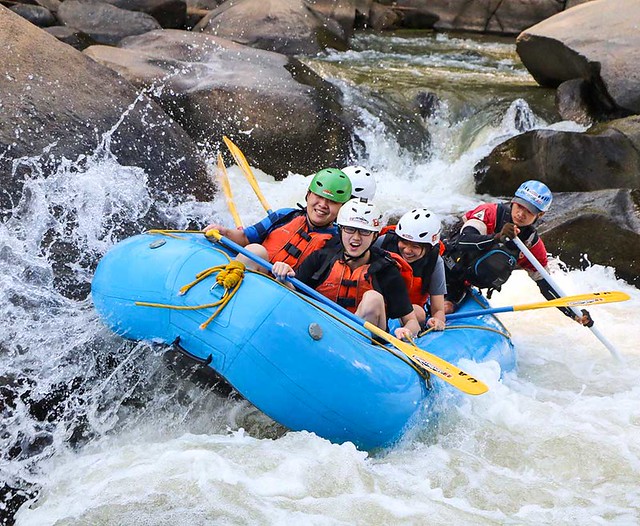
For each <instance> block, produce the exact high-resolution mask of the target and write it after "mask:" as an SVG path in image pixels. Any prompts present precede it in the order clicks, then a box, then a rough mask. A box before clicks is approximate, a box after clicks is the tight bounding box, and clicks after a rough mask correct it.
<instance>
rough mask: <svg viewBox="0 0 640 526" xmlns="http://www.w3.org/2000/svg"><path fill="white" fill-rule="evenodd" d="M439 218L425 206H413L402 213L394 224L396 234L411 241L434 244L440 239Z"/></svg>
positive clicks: (440, 226)
mask: <svg viewBox="0 0 640 526" xmlns="http://www.w3.org/2000/svg"><path fill="white" fill-rule="evenodd" d="M441 228H442V224H441V222H440V218H439V217H438V216H437V215H436V214H434V213H433V212H431V211H429V210H427V209H426V208H415V209H414V210H411V212H407V213H406V214H404V215H403V216H402V217H401V218H400V221H398V225H397V226H396V234H398V236H400V237H401V238H402V239H406V240H407V241H411V242H412V243H429V244H431V245H435V244H436V243H438V241H440V229H441Z"/></svg>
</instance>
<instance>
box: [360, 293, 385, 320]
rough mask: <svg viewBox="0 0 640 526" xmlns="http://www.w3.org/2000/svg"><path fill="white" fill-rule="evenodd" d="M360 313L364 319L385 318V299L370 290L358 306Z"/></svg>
mask: <svg viewBox="0 0 640 526" xmlns="http://www.w3.org/2000/svg"><path fill="white" fill-rule="evenodd" d="M358 313H359V315H360V316H361V317H363V318H373V317H376V318H382V317H384V313H385V311H384V298H383V297H382V294H380V293H379V292H378V291H375V290H368V291H367V292H365V293H364V294H363V295H362V300H361V301H360V303H359V304H358Z"/></svg>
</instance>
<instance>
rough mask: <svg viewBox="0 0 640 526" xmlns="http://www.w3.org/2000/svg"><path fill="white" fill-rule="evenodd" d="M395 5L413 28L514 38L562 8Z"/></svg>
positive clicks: (540, 4) (521, 1) (547, 2)
mask: <svg viewBox="0 0 640 526" xmlns="http://www.w3.org/2000/svg"><path fill="white" fill-rule="evenodd" d="M394 5H396V6H397V7H399V8H401V9H403V10H404V13H403V15H404V18H405V24H406V25H410V26H412V27H419V25H420V24H425V25H423V26H422V27H435V28H436V29H456V30H465V31H479V32H491V33H502V34H512V35H517V34H518V33H520V32H521V31H522V30H523V29H525V28H527V27H530V26H532V25H533V24H536V23H538V22H540V21H541V20H544V19H545V18H548V17H550V16H553V15H554V14H556V13H558V12H559V11H561V10H562V9H563V5H562V2H558V1H556V0H512V1H509V2H503V1H500V0H397V2H394ZM429 24H430V25H429Z"/></svg>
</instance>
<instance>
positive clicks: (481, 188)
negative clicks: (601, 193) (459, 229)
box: [475, 116, 640, 196]
mask: <svg viewBox="0 0 640 526" xmlns="http://www.w3.org/2000/svg"><path fill="white" fill-rule="evenodd" d="M475 177H476V190H477V191H478V192H479V193H486V194H491V195H496V196H497V195H509V194H511V193H512V192H514V191H515V190H516V188H518V186H519V185H520V184H521V183H522V182H523V181H526V180H527V179H538V180H540V181H544V182H545V183H547V184H548V185H549V187H550V188H551V189H552V190H553V191H554V192H578V191H591V190H602V189H606V188H640V116H633V117H627V118H625V119H618V120H615V121H610V122H607V123H602V124H599V125H597V126H595V127H593V128H591V129H590V130H588V131H587V132H585V133H577V132H563V131H553V130H534V131H529V132H527V133H524V134H522V135H518V136H516V137H513V138H511V139H509V140H508V141H506V142H504V143H502V144H500V145H499V146H497V147H496V148H495V149H494V150H493V151H492V152H491V153H490V154H489V155H488V156H487V157H485V158H484V159H482V160H481V161H480V162H479V163H478V164H477V165H476V168H475Z"/></svg>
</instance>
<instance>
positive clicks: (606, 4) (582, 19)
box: [516, 0, 640, 115]
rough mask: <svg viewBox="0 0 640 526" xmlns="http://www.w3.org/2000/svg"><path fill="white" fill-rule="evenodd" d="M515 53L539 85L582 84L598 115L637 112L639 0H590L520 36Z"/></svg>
mask: <svg viewBox="0 0 640 526" xmlns="http://www.w3.org/2000/svg"><path fill="white" fill-rule="evenodd" d="M516 49H517V52H518V54H519V55H520V58H521V60H522V63H523V64H524V65H525V67H526V68H527V69H528V70H529V71H530V72H531V75H532V76H533V77H534V78H535V79H536V81H537V82H538V83H539V84H540V85H542V86H549V87H557V86H558V85H560V84H561V83H562V82H565V81H567V80H571V79H583V80H584V81H586V82H587V83H588V85H589V88H590V89H589V90H588V96H589V97H591V98H592V99H594V100H595V101H597V105H598V106H599V107H600V112H601V113H603V114H607V113H613V114H615V113H616V110H619V111H622V112H626V114H627V115H628V114H631V113H634V114H636V113H640V68H639V67H638V64H639V63H640V2H638V0H595V1H593V2H587V3H584V4H581V5H578V6H576V7H573V8H571V9H568V10H567V11H564V12H562V13H559V14H557V15H555V16H553V17H551V18H549V19H547V20H544V21H542V22H540V23H539V24H536V25H534V26H533V27H530V28H529V29H527V30H526V31H524V32H523V33H521V34H520V35H519V36H518V39H517V45H516Z"/></svg>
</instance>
